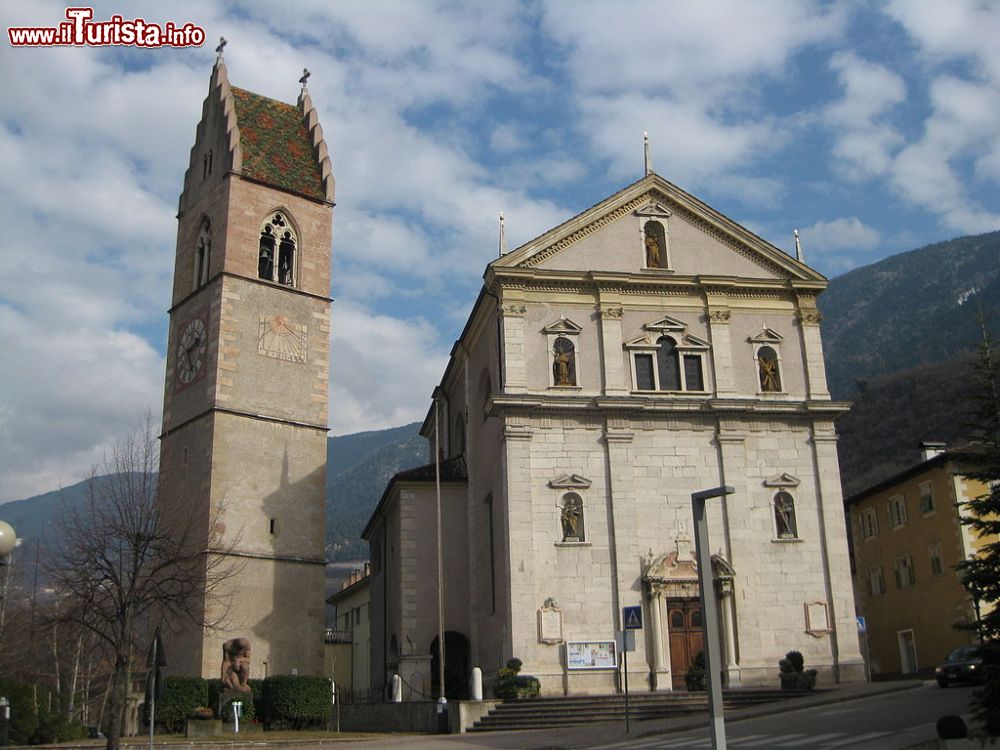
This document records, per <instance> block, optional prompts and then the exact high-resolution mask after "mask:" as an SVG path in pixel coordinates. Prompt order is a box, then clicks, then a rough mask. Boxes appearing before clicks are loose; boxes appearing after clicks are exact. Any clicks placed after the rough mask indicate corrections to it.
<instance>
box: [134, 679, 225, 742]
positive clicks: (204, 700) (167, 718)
mask: <svg viewBox="0 0 1000 750" xmlns="http://www.w3.org/2000/svg"><path fill="white" fill-rule="evenodd" d="M209 682H210V681H209V680H204V679H202V678H201V677H164V678H163V694H162V695H158V696H156V723H157V724H160V725H162V726H163V728H164V729H166V730H167V731H168V732H183V731H184V726H185V724H187V720H188V718H190V716H191V714H192V713H193V712H194V710H195V709H196V708H198V707H199V706H208V705H210V704H209V702H208V683H209ZM146 721H147V723H148V721H149V717H148V715H147V716H146Z"/></svg>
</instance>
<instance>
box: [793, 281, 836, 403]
mask: <svg viewBox="0 0 1000 750" xmlns="http://www.w3.org/2000/svg"><path fill="white" fill-rule="evenodd" d="M798 320H799V331H800V332H801V335H802V360H803V364H804V365H805V373H806V392H807V393H808V394H809V398H810V399H811V400H829V399H830V390H829V388H828V387H827V383H826V361H825V360H824V358H823V342H822V339H821V338H820V331H819V324H820V323H821V322H822V320H823V315H822V313H820V311H819V310H818V309H817V308H816V298H815V297H799V299H798Z"/></svg>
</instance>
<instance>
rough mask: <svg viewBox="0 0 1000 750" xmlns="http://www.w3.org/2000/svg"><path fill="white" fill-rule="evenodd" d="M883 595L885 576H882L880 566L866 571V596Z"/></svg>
mask: <svg viewBox="0 0 1000 750" xmlns="http://www.w3.org/2000/svg"><path fill="white" fill-rule="evenodd" d="M884 593H885V576H884V575H882V566H881V565H878V566H876V567H874V568H869V569H868V596H879V595H881V594H884Z"/></svg>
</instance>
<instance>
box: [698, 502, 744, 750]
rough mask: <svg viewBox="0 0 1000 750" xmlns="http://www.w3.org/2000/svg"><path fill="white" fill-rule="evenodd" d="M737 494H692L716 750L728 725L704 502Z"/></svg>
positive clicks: (719, 749) (722, 747) (722, 748)
mask: <svg viewBox="0 0 1000 750" xmlns="http://www.w3.org/2000/svg"><path fill="white" fill-rule="evenodd" d="M734 492H736V490H735V489H734V488H733V487H730V486H729V485H726V486H723V487H713V488H712V489H710V490H701V491H700V492H693V493H692V494H691V510H692V512H693V513H694V548H695V554H696V556H697V558H698V587H699V589H700V590H701V614H702V627H703V628H704V633H705V637H704V640H705V679H706V682H707V683H708V685H707V687H708V715H709V722H710V724H709V728H710V729H711V732H712V747H713V748H714V750H726V725H725V723H724V721H723V709H722V683H721V681H720V680H719V667H720V666H721V664H722V649H721V648H720V646H719V612H718V608H717V605H716V602H715V585H714V578H713V576H712V548H711V547H710V546H709V543H708V518H707V517H706V514H705V501H706V500H710V499H711V498H714V497H724V496H725V495H731V494H733V493H734Z"/></svg>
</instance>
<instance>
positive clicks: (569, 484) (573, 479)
mask: <svg viewBox="0 0 1000 750" xmlns="http://www.w3.org/2000/svg"><path fill="white" fill-rule="evenodd" d="M591 484H593V482H592V481H591V480H589V479H587V477H585V476H583V475H581V474H563V475H562V476H560V477H556V478H555V479H553V480H551V481H550V482H549V487H551V488H552V489H554V490H586V489H589V488H590V485H591Z"/></svg>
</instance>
